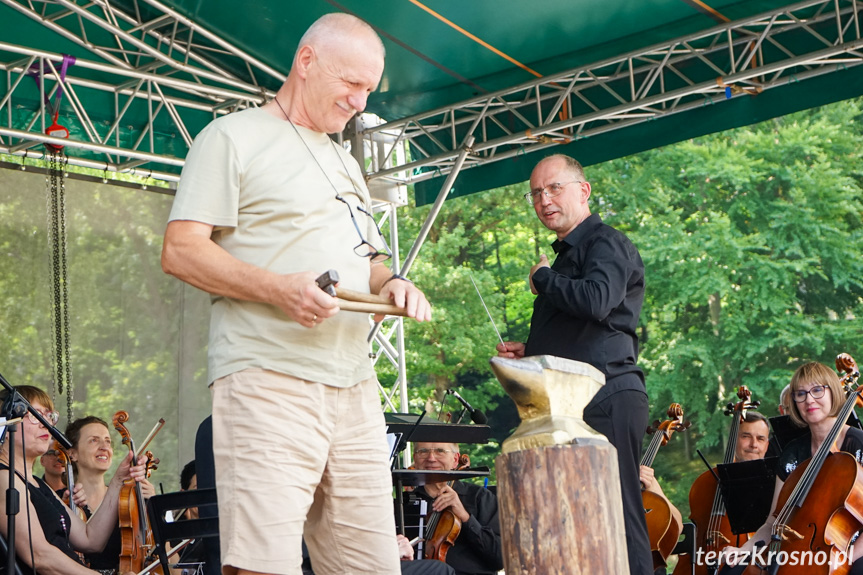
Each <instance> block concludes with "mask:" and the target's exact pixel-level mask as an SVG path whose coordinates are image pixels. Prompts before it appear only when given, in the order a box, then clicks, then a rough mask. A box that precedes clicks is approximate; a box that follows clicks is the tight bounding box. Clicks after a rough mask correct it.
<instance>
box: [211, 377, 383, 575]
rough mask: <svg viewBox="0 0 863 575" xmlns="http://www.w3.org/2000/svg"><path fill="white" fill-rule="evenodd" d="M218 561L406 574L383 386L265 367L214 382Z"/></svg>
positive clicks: (284, 572) (344, 573)
mask: <svg viewBox="0 0 863 575" xmlns="http://www.w3.org/2000/svg"><path fill="white" fill-rule="evenodd" d="M213 451H214V455H215V462H216V485H217V488H218V493H219V525H220V528H219V530H220V536H221V547H222V565H230V566H233V567H237V568H240V569H247V570H250V571H257V572H261V573H276V574H279V575H294V574H299V573H301V569H300V565H301V563H302V554H301V544H300V543H301V538H302V537H303V535H305V540H306V544H307V546H308V548H309V554H310V556H311V559H312V564H313V566H314V569H315V573H316V574H317V575H330V574H332V575H336V574H338V575H349V574H361V573H368V574H375V575H381V574H393V575H397V574H398V573H400V569H399V559H398V550H397V549H398V547H397V544H396V532H395V521H394V516H393V501H392V478H391V475H390V470H389V464H388V459H389V451H388V447H387V443H386V438H385V424H384V418H383V414H382V412H381V405H380V399H379V397H378V391H377V382H376V380H374V379H369V380H366V381H363V382H361V383H359V384H357V385H355V386H353V387H350V388H337V387H330V386H327V385H323V384H320V383H312V382H308V381H304V380H301V379H296V378H294V377H290V376H287V375H283V374H278V373H274V372H270V371H265V370H259V369H248V370H244V371H241V372H238V373H234V374H231V375H229V376H227V377H223V378H221V379H218V380H216V381H215V382H214V383H213Z"/></svg>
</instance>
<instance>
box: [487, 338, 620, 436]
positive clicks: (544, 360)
mask: <svg viewBox="0 0 863 575" xmlns="http://www.w3.org/2000/svg"><path fill="white" fill-rule="evenodd" d="M491 369H492V371H493V372H494V374H495V375H496V376H497V379H498V381H500V384H501V385H502V386H503V388H504V390H505V391H506V392H507V393H508V394H509V396H510V397H511V398H512V400H513V401H514V402H515V405H516V407H518V415H519V417H521V425H519V426H518V429H516V430H515V433H513V434H512V435H511V436H510V437H509V438H508V439H506V440H505V441H504V442H503V446H502V451H503V453H510V452H512V451H521V450H524V449H531V448H533V447H541V446H547V445H563V444H568V443H595V442H597V441H600V442H603V443H607V442H608V440H607V439H606V438H605V436H604V435H602V434H600V433H597V432H596V431H594V430H593V429H592V428H591V427H590V426H588V425H587V424H586V423H584V408H585V407H586V406H587V404H588V403H590V400H591V399H592V398H593V396H594V395H596V392H597V391H599V390H600V388H601V387H602V386H603V385H605V375H604V374H603V373H602V372H601V371H599V370H598V369H596V368H595V367H593V366H592V365H589V364H587V363H582V362H580V361H573V360H571V359H564V358H562V357H556V356H553V355H537V356H532V357H525V358H523V359H508V358H504V357H493V358H491Z"/></svg>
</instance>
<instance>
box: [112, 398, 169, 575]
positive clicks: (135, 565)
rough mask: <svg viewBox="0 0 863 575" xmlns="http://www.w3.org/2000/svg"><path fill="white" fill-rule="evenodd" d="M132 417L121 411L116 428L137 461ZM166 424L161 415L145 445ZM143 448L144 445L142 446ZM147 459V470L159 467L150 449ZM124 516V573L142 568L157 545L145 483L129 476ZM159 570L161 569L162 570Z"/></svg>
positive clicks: (122, 494)
mask: <svg viewBox="0 0 863 575" xmlns="http://www.w3.org/2000/svg"><path fill="white" fill-rule="evenodd" d="M128 420H129V413H128V412H126V411H118V412H117V413H115V414H114V417H113V418H112V420H111V421H112V423H113V424H114V429H116V430H117V431H118V432H119V433H120V437H122V438H123V444H124V445H126V446H128V448H129V451H130V452H131V453H132V461H133V463H134V462H137V452H136V450H135V442H134V441H133V440H132V435H131V434H130V433H129V430H128V429H126V426H125V425H124V423H126V422H127V421H128ZM164 424H165V420H164V419H160V420H159V423H157V424H156V427H155V428H154V429H153V431H151V432H150V435H149V436H148V437H147V439H146V440H145V442H144V444H145V445H144V447H146V444H148V443H149V441H150V440H151V439H152V438H153V437H154V436H155V434H156V433H157V432H158V431H159V429H161V427H162V425H164ZM142 449H143V448H142ZM145 456H146V457H147V458H148V459H147V465H146V467H147V471H148V476H149V471H150V470H151V469H155V464H157V463H158V460H157V459H155V458H154V457H153V453H152V452H150V451H147V452H145ZM118 513H119V516H120V539H121V552H120V571H119V572H120V573H128V572H129V571H132V572H134V573H138V572H140V571H141V570H142V569H143V567H144V563H145V562H146V561H147V559H148V557H149V556H150V554H151V552H152V550H153V548H154V543H153V533H152V531H151V530H150V525H149V521H148V520H147V513H146V508H145V507H144V494H143V492H142V491H141V484H140V483H139V482H137V481H135V480H134V479H127V480H126V481H125V482H124V484H123V487H122V488H121V489H120V505H119V508H118ZM157 572H159V573H161V571H160V570H158V571H157Z"/></svg>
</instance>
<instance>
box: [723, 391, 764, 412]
mask: <svg viewBox="0 0 863 575" xmlns="http://www.w3.org/2000/svg"><path fill="white" fill-rule="evenodd" d="M737 397H738V398H739V399H740V401H738V402H737V403H733V402H728V405H726V406H725V411H724V412H723V413H724V414H725V415H733V414H735V413H736V412H738V411H739V412H741V413H742V414H744V415H745V413H746V411H747V410H749V409H758V408H759V407H760V406H761V400H757V401H752V392H751V391H749V388H748V387H746V386H745V385H741V386H740V387H738V388H737Z"/></svg>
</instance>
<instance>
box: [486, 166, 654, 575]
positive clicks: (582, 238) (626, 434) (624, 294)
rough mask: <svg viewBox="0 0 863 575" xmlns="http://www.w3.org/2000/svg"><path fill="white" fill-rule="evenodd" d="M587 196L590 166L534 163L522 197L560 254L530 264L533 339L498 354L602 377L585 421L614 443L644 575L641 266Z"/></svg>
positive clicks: (648, 565) (633, 550) (629, 529)
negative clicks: (585, 369) (577, 367)
mask: <svg viewBox="0 0 863 575" xmlns="http://www.w3.org/2000/svg"><path fill="white" fill-rule="evenodd" d="M590 192H591V187H590V183H589V182H587V181H586V178H585V176H584V170H583V169H582V167H581V165H580V164H579V163H578V162H577V161H575V160H574V159H573V158H570V157H569V156H564V155H554V156H549V157H547V158H544V159H543V160H542V161H540V162H539V164H537V166H536V167H535V168H534V170H533V173H532V174H531V176H530V192H528V193H527V194H525V197H526V198H527V200H528V201H529V202H530V203H532V204H533V208H534V210H535V211H536V215H537V216H538V217H539V219H540V221H541V222H542V224H543V225H544V226H545V227H546V228H548V229H549V230H551V231H553V232H555V234H557V240H556V241H555V242H554V243H553V244H552V248H553V249H554V251H555V253H556V254H557V257H556V258H555V261H554V264H552V265H549V261H548V258H547V257H546V256H545V255H544V254H543V255H541V256H540V258H539V262H538V263H537V264H536V265H534V266H533V267H532V268H531V269H530V276H529V278H530V289H531V291H532V292H533V293H534V294H536V296H537V298H536V300H535V301H534V305H533V316H532V318H531V325H530V334H529V336H528V339H527V343H520V342H506V343H502V344H499V345H498V346H497V351H498V355H499V356H501V357H509V358H521V357H525V356H533V355H554V356H558V357H564V358H567V359H572V360H576V361H581V362H584V363H588V364H590V365H592V366H594V367H596V368H597V369H599V370H600V371H602V372H603V373H604V374H605V379H606V383H605V385H604V386H603V388H602V389H601V390H600V391H599V392H597V394H596V395H595V396H594V397H593V399H592V400H591V401H590V403H589V404H588V405H587V407H586V408H585V410H584V421H585V422H586V423H587V424H588V425H590V426H591V427H592V428H594V429H595V430H597V431H598V432H600V433H602V434H603V435H605V436H606V437H607V438H608V440H609V441H610V442H611V444H612V445H614V446H615V447H616V448H617V457H618V466H619V468H620V483H621V491H622V499H623V508H624V509H623V514H624V524H625V528H626V545H627V554H628V556H629V570H630V573H632V574H633V575H635V574H638V575H642V574H648V573H652V572H653V568H652V560H651V555H650V543H649V540H648V537H647V526H646V524H645V519H644V507H643V505H642V499H641V484H640V482H639V476H638V472H639V461H640V459H641V441H642V439H643V438H644V433H645V429H646V428H647V424H648V417H649V415H648V404H647V393H646V391H645V386H644V374H643V373H642V371H641V369H640V368H639V367H638V366H637V365H636V360H637V359H638V336H637V335H636V327H637V324H638V316H639V314H640V313H641V305H642V302H643V300H644V264H643V263H642V262H641V256H639V255H638V250H637V249H636V248H635V246H634V245H633V244H632V242H630V241H629V239H628V238H627V237H626V236H625V235H624V234H623V233H621V232H619V231H617V230H616V229H614V228H612V227H611V226H608V225H606V224H604V223H602V219H601V218H600V217H599V215H596V214H593V215H591V213H590V207H589V206H588V199H589V198H590Z"/></svg>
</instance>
